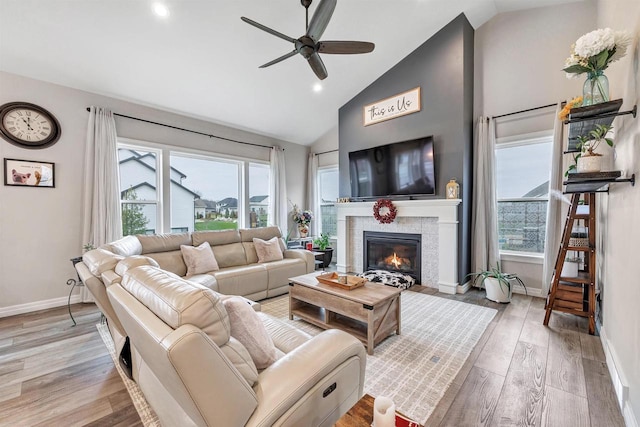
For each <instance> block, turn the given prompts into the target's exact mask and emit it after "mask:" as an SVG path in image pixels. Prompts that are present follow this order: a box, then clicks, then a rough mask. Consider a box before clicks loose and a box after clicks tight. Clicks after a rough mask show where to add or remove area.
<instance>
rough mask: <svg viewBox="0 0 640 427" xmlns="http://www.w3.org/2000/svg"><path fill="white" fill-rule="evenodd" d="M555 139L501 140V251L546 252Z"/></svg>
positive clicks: (498, 149)
mask: <svg viewBox="0 0 640 427" xmlns="http://www.w3.org/2000/svg"><path fill="white" fill-rule="evenodd" d="M551 147H552V137H551V136H550V135H546V133H545V135H543V136H533V135H530V136H526V135H522V136H519V137H513V138H508V139H507V138H501V139H499V140H498V142H497V143H496V186H497V188H496V190H497V191H496V194H497V199H498V240H499V246H500V250H501V251H502V252H504V251H514V252H520V253H522V252H528V253H539V254H541V253H544V243H545V242H544V239H545V229H546V219H547V202H548V199H549V177H550V175H551Z"/></svg>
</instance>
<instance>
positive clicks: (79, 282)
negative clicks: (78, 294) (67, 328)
mask: <svg viewBox="0 0 640 427" xmlns="http://www.w3.org/2000/svg"><path fill="white" fill-rule="evenodd" d="M70 261H71V262H72V263H73V268H74V269H75V268H76V264H77V263H79V262H82V257H81V256H80V257H75V258H71V260H70ZM76 274H77V276H78V280H76V279H69V280H67V286H71V290H70V291H69V298H67V309H68V310H69V316H70V317H71V321H72V322H73V326H76V325H77V323H76V319H74V318H73V314H72V313H71V294H73V289H74V288H75V287H76V286H84V283H82V279H81V278H80V274H78V272H77V271H76Z"/></svg>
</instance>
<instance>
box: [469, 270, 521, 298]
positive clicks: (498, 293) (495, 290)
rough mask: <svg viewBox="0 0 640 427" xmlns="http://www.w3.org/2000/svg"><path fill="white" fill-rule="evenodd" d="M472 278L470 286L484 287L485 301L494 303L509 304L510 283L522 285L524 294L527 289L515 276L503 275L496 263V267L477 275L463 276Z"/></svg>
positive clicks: (510, 274)
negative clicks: (485, 292) (488, 300)
mask: <svg viewBox="0 0 640 427" xmlns="http://www.w3.org/2000/svg"><path fill="white" fill-rule="evenodd" d="M467 277H473V279H472V280H471V285H472V286H479V287H481V286H484V288H485V289H486V291H487V299H490V300H491V301H495V302H511V294H512V293H513V289H512V281H515V282H517V283H519V284H520V285H522V287H523V288H524V293H525V294H527V295H528V293H527V287H526V286H525V284H524V282H523V281H522V279H520V278H519V277H518V276H517V275H516V274H513V273H504V272H503V271H502V270H501V269H500V263H499V262H496V266H495V267H492V268H490V269H488V270H483V271H479V272H477V273H469V274H467V275H466V276H465V279H466V278H467Z"/></svg>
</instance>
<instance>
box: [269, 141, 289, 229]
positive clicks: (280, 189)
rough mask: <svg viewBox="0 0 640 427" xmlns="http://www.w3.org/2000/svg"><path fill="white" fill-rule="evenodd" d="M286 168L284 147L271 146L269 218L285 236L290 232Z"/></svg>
mask: <svg viewBox="0 0 640 427" xmlns="http://www.w3.org/2000/svg"><path fill="white" fill-rule="evenodd" d="M286 177H287V176H286V173H285V169H284V149H282V148H281V147H277V146H276V147H272V148H271V191H270V192H269V194H270V197H272V200H271V203H270V206H269V210H270V212H269V218H271V222H272V224H273V225H277V226H278V227H280V231H281V232H282V235H283V237H287V236H288V234H289V227H288V224H289V215H288V206H287V180H286Z"/></svg>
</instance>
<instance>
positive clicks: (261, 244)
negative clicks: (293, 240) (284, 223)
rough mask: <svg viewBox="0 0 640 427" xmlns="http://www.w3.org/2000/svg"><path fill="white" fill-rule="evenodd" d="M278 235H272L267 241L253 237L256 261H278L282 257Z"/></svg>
mask: <svg viewBox="0 0 640 427" xmlns="http://www.w3.org/2000/svg"><path fill="white" fill-rule="evenodd" d="M279 240H280V239H279V238H278V237H273V238H271V239H269V240H267V241H265V240H262V239H259V238H257V237H254V238H253V244H254V246H255V248H256V253H257V254H258V262H261V263H262V262H270V261H280V260H282V259H283V255H282V248H280V242H279Z"/></svg>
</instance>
